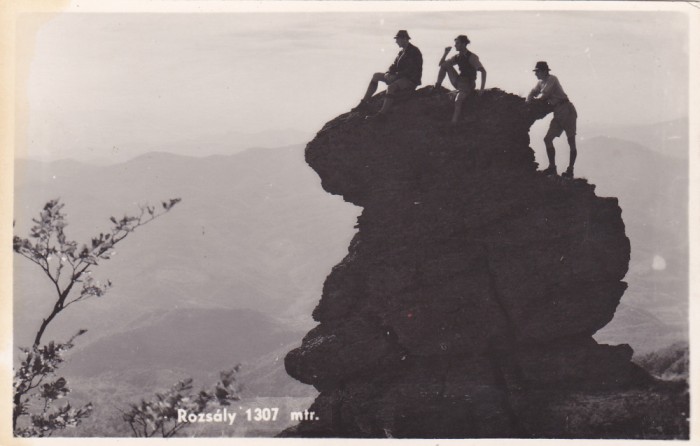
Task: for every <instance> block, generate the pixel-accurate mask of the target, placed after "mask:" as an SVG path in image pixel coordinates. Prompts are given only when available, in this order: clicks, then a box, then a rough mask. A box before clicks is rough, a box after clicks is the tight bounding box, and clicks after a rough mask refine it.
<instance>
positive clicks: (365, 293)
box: [284, 88, 687, 438]
mask: <svg viewBox="0 0 700 446" xmlns="http://www.w3.org/2000/svg"><path fill="white" fill-rule="evenodd" d="M381 99H382V95H378V96H376V97H375V98H374V99H373V105H374V107H377V108H378V107H379V105H380V104H379V102H380V101H381ZM451 112H452V102H451V101H450V98H449V96H448V95H447V94H446V91H445V90H441V89H438V90H435V89H431V88H425V89H421V90H418V91H417V92H414V93H412V94H410V95H408V96H407V97H405V98H403V100H402V101H400V102H399V103H398V104H396V106H395V107H394V109H393V113H392V114H391V115H390V116H389V117H388V119H386V120H367V119H364V116H363V115H361V114H359V113H357V112H350V113H346V114H344V115H341V116H339V117H338V118H336V119H334V120H332V121H331V122H329V123H328V124H327V125H326V126H325V127H324V128H323V129H322V130H321V131H320V132H319V133H318V134H317V136H316V137H315V138H314V139H313V140H312V141H311V142H310V143H309V144H308V146H307V148H306V160H307V162H308V164H309V165H310V166H311V167H312V168H313V169H314V170H315V171H316V172H317V173H318V174H319V176H320V177H321V180H322V185H323V187H324V189H325V190H327V191H328V192H330V193H333V194H338V195H341V196H343V197H344V199H345V200H347V201H349V202H352V203H354V204H356V205H358V206H361V207H363V212H362V215H361V216H360V217H359V219H358V224H357V228H358V232H357V233H356V235H355V237H354V239H353V240H352V242H351V244H350V247H349V250H348V251H349V252H348V255H347V257H346V258H345V259H344V260H343V261H342V262H341V263H340V264H339V265H337V266H335V267H334V268H333V270H332V271H331V273H330V275H329V276H328V278H327V280H326V283H325V285H324V290H323V296H322V298H321V301H320V303H319V304H318V306H317V307H316V309H315V310H314V312H313V316H314V318H315V320H316V321H318V322H319V325H318V326H317V327H316V328H314V329H313V330H311V331H310V332H309V333H308V334H307V336H306V337H305V338H304V340H303V342H302V345H301V346H300V347H299V348H297V349H295V350H293V351H291V352H290V353H289V354H288V355H287V357H286V359H285V365H286V368H287V371H288V373H289V374H290V375H291V376H293V377H294V378H296V379H298V380H299V381H301V382H304V383H307V384H310V385H313V386H315V387H316V388H317V389H318V390H319V391H320V392H321V393H320V395H319V397H318V398H317V400H316V401H315V402H314V404H313V406H312V408H311V410H313V411H314V412H315V416H314V419H312V420H307V421H304V422H302V423H301V424H300V425H298V426H296V427H294V428H292V429H290V430H288V431H286V432H285V433H284V435H289V436H309V437H314V436H316V437H318V436H321V437H325V436H330V437H387V436H391V437H424V438H468V437H529V436H533V435H534V436H538V437H572V438H573V437H581V436H583V437H586V436H589V437H590V436H591V435H592V436H603V437H605V434H604V432H608V431H605V430H604V429H603V427H600V426H606V424H605V420H603V421H601V422H600V423H599V424H600V426H598V425H596V423H594V422H591V421H590V420H588V419H586V420H588V421H586V422H585V423H584V424H586V425H589V426H590V427H589V428H581V426H579V425H576V427H575V428H574V427H572V428H570V429H569V428H566V427H565V423H564V419H563V418H561V417H563V415H561V414H566V413H567V411H566V410H564V409H562V408H563V407H581V408H583V407H587V406H586V405H585V403H584V402H582V401H583V400H582V398H583V397H582V396H581V395H584V396H585V397H589V396H590V395H591V393H596V392H597V393H596V394H600V395H603V394H605V395H610V396H614V397H615V398H618V399H619V398H620V395H623V394H624V393H625V392H628V393H629V392H640V390H639V389H650V388H652V387H654V386H657V387H658V385H659V384H658V383H656V382H655V381H654V380H653V379H652V378H651V377H650V376H649V375H648V374H646V373H645V372H644V371H642V370H641V369H640V368H639V367H638V366H636V365H634V364H633V363H632V362H631V361H630V359H631V356H632V349H631V348H630V347H629V346H627V345H621V346H609V345H599V344H598V343H597V342H595V341H594V340H593V338H592V335H593V334H594V333H595V332H596V331H597V330H599V329H600V328H602V327H604V326H605V325H606V324H607V323H608V322H610V320H611V319H612V318H613V316H614V314H615V309H616V307H617V305H618V303H619V302H620V298H621V297H622V295H623V293H624V291H625V288H626V284H625V282H623V278H624V277H625V274H626V272H627V268H628V263H629V258H630V243H629V240H628V238H627V237H626V235H625V225H624V223H623V221H622V218H621V210H620V207H619V206H618V202H617V200H616V199H615V198H602V197H598V196H596V195H595V193H594V189H595V186H593V185H591V184H589V183H588V182H587V181H586V180H584V179H575V180H563V179H560V178H559V177H554V178H552V177H546V176H544V175H543V174H542V173H540V172H537V163H536V162H535V159H534V153H533V151H532V149H531V148H530V147H529V144H530V140H529V129H530V126H531V125H532V124H533V123H534V122H535V120H537V119H540V118H542V117H544V116H545V115H546V114H547V113H548V112H549V109H548V108H547V106H546V105H543V104H540V103H534V104H528V103H526V102H525V101H524V99H523V98H521V97H519V96H516V95H512V94H508V93H505V92H503V91H500V90H487V91H485V92H484V93H483V94H481V95H479V96H475V97H473V98H471V99H470V102H469V105H468V106H467V107H466V110H465V119H464V120H463V121H462V122H460V124H459V125H457V126H450V125H449V122H448V121H449V117H450V115H451ZM560 156H561V155H560ZM649 391H651V390H649ZM678 391H679V392H682V390H678ZM601 392H602V393H601ZM635 395H637V393H635ZM584 399H585V398H584ZM667 399H668V398H667ZM664 401H666V400H664ZM673 401H674V400H673V398H671V399H668V401H666V403H668V404H670V405H673V404H675V403H673ZM681 401H682V400H681ZM686 402H687V401H686ZM577 405H578V406H577ZM674 407H675V406H674ZM657 409H659V407H657V406H654V410H657ZM582 410H583V411H584V412H585V410H584V409H582ZM535 413H542V414H546V416H547V417H549V418H548V420H547V422H546V423H544V422H543V423H542V424H539V421H538V416H537V415H534V414H535ZM560 415H561V417H560ZM569 415H570V414H569ZM543 416H545V415H543ZM567 416H568V415H567ZM582 416H583V415H582ZM557 417H559V418H561V420H559V421H561V423H559V424H558V423H557V420H558V419H559V418H557ZM584 418H585V417H584ZM623 425H624V426H628V425H629V423H627V424H624V423H623ZM543 426H545V427H546V428H545V427H543ZM547 426H556V428H555V427H547ZM543 429H544V430H543ZM547 429H548V430H547ZM567 429H568V430H567ZM576 429H578V430H576ZM601 429H603V430H601ZM667 430H668V429H667ZM612 431H614V432H615V433H614V434H610V435H609V436H610V437H615V438H619V437H620V435H619V434H620V432H623V433H624V432H625V428H624V427H621V428H620V429H617V430H615V429H613V430H612ZM601 432H603V433H601ZM686 432H687V430H686ZM657 434H658V432H657ZM629 435H630V437H635V436H637V437H639V436H640V435H635V433H633V432H632V433H630V434H629ZM658 435H660V436H661V437H664V435H666V436H669V435H671V436H673V435H682V432H681V433H679V432H676V431H674V432H662V433H661V434H658ZM622 436H623V437H624V435H622ZM641 436H642V437H644V435H641Z"/></svg>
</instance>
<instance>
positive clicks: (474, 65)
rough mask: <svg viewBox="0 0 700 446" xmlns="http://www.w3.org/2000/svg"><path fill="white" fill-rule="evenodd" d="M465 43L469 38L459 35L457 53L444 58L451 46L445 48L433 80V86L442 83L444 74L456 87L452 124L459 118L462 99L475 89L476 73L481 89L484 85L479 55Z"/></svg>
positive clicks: (484, 79)
mask: <svg viewBox="0 0 700 446" xmlns="http://www.w3.org/2000/svg"><path fill="white" fill-rule="evenodd" d="M467 45H469V38H468V37H467V36H465V35H459V36H457V38H456V39H455V49H456V50H457V54H456V55H454V56H452V57H451V58H449V59H448V60H445V58H446V57H447V54H448V53H449V52H450V50H451V49H452V48H451V47H449V46H448V47H447V48H445V52H444V53H443V55H442V58H441V59H440V62H438V65H439V66H440V71H439V72H438V78H437V82H435V88H438V87H439V86H440V85H442V81H443V80H444V79H445V75H448V76H449V78H450V82H451V83H452V86H454V88H456V89H457V95H456V97H455V111H454V114H453V115H452V124H456V123H457V120H458V119H459V115H460V114H461V112H462V104H463V103H464V100H465V99H466V98H467V97H468V96H470V95H471V94H472V93H473V92H474V90H476V73H477V72H480V73H481V90H483V89H484V86H485V85H486V69H485V68H484V66H483V65H482V64H481V62H480V61H479V56H477V55H476V54H474V53H472V52H470V51H469V50H467ZM455 65H457V66H458V67H459V73H457V70H455V67H454V66H455Z"/></svg>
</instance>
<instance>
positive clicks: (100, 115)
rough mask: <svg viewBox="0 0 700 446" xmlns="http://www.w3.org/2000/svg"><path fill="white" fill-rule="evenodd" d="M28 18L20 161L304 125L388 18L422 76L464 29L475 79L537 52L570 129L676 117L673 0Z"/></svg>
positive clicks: (358, 81)
mask: <svg viewBox="0 0 700 446" xmlns="http://www.w3.org/2000/svg"><path fill="white" fill-rule="evenodd" d="M36 23H37V17H35V16H27V17H25V18H24V19H22V20H20V22H19V24H18V33H17V35H18V39H27V41H30V40H29V39H30V38H33V39H35V40H34V42H33V45H34V48H33V51H32V52H31V53H29V52H26V53H24V54H20V56H19V57H20V61H22V60H23V61H24V62H26V63H29V70H28V75H29V77H28V79H27V82H26V87H27V91H26V93H27V98H28V107H29V123H28V126H27V127H26V133H25V134H22V135H18V136H19V138H18V147H17V154H18V156H29V157H32V158H40V159H55V158H66V157H71V158H76V159H90V158H94V157H96V156H97V157H99V156H100V155H105V154H108V153H109V151H110V149H111V148H113V147H116V146H118V147H122V148H123V149H124V153H129V154H134V153H139V151H146V150H154V148H159V149H160V150H168V146H173V145H177V144H180V143H181V142H182V141H197V140H207V141H212V140H217V138H218V139H220V140H221V141H222V142H223V143H224V144H226V140H227V138H228V139H230V138H233V137H234V136H232V135H233V134H234V133H236V132H250V133H256V132H271V131H280V130H294V131H299V132H301V133H303V134H309V135H312V134H313V133H314V132H316V131H318V130H319V129H320V127H321V126H322V125H323V123H324V122H326V121H328V120H330V119H332V118H333V117H335V116H336V115H338V114H340V113H342V112H345V111H347V110H348V109H349V108H350V107H352V106H354V105H355V104H356V103H357V102H358V101H359V99H360V97H361V96H362V94H363V93H364V90H365V88H366V85H367V82H368V80H369V77H370V76H371V74H372V73H373V72H376V71H384V70H385V69H386V68H387V67H388V66H389V65H390V63H391V62H392V60H393V58H394V57H395V55H396V53H397V51H398V48H397V46H396V45H395V43H394V40H393V36H394V34H395V33H396V31H397V30H398V29H407V30H408V31H409V33H410V34H411V36H412V38H413V39H412V42H413V43H414V44H415V45H416V46H418V47H419V48H420V49H421V51H422V52H423V57H424V71H423V84H424V85H429V84H432V83H434V81H435V78H436V75H437V62H438V60H439V58H440V55H441V52H442V49H443V48H444V47H445V46H448V45H452V43H453V39H454V37H455V36H456V35H458V34H462V33H464V34H467V35H468V36H469V38H470V39H471V41H472V44H471V45H470V47H469V48H470V49H471V50H472V51H473V52H475V53H477V54H478V55H479V56H480V58H481V61H482V63H483V64H484V66H485V67H486V69H487V71H488V78H487V84H486V86H487V88H489V87H498V88H501V89H504V90H506V91H509V92H513V93H517V94H520V95H526V94H527V92H528V91H529V90H530V89H531V88H532V87H533V86H534V84H535V82H536V78H535V76H534V74H533V72H532V69H533V67H534V64H535V62H536V61H538V60H547V61H548V62H549V65H550V67H551V68H552V73H553V74H555V75H557V76H558V77H559V79H560V81H561V82H562V85H563V87H564V89H565V90H566V92H567V93H568V94H569V96H570V98H571V100H572V101H573V102H574V104H575V105H576V107H577V109H578V112H579V129H580V134H581V135H584V136H585V135H586V134H587V133H589V134H591V133H594V132H595V131H597V130H598V129H599V128H601V127H602V126H609V125H613V126H614V125H629V124H647V123H655V122H661V121H666V120H671V119H676V118H680V117H685V116H687V114H688V111H687V108H688V99H687V98H688V69H689V66H688V22H687V17H686V16H685V15H684V14H682V13H676V12H653V11H652V12H621V11H614V12H588V11H569V12H566V11H564V12H561V11H559V12H538V11H522V12H518V11H491V12H488V11H481V12H470V11H460V12H454V11H452V12H411V13H404V12H386V13H383V12H365V13H226V14H191V13H185V14H146V13H131V14H119V13H109V14H105V13H89V14H86V13H64V14H61V15H57V16H54V17H53V18H51V19H50V20H48V21H44V22H42V25H41V26H40V27H39V31H38V33H36V34H35V33H34V32H33V31H32V30H33V29H34V28H35V24H36ZM448 83H449V82H447V83H446V84H445V85H447V84H448ZM446 119H447V117H446ZM23 133H24V132H23ZM25 137H26V139H25ZM289 142H290V143H296V142H302V141H289ZM193 154H194V153H193Z"/></svg>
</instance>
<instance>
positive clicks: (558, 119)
mask: <svg viewBox="0 0 700 446" xmlns="http://www.w3.org/2000/svg"><path fill="white" fill-rule="evenodd" d="M533 71H534V72H535V76H537V79H538V82H537V85H535V88H533V89H532V91H531V92H530V94H529V95H528V96H527V100H528V102H529V101H532V100H533V99H535V98H536V97H537V96H539V99H541V100H544V101H547V103H549V104H550V105H552V106H553V107H554V117H553V118H552V122H550V124H549V130H548V131H547V134H546V135H545V137H544V145H545V147H546V148H547V158H549V167H547V168H546V169H545V170H544V174H545V175H556V174H557V166H556V163H555V159H554V158H555V150H554V138H557V137H559V136H561V134H562V133H563V132H566V139H567V141H568V142H569V167H568V168H567V169H566V172H563V173H562V174H561V176H562V177H564V178H573V177H574V163H575V162H576V118H577V117H578V114H577V113H576V108H575V107H574V104H572V103H571V101H569V97H568V96H567V95H566V93H564V89H563V88H562V87H561V84H560V83H559V79H557V77H556V76H554V75H552V74H549V65H547V62H544V61H540V62H537V64H535V69H534V70H533Z"/></svg>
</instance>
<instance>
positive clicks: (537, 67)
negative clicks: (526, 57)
mask: <svg viewBox="0 0 700 446" xmlns="http://www.w3.org/2000/svg"><path fill="white" fill-rule="evenodd" d="M538 70H541V71H549V65H547V62H545V61H543V60H541V61H539V62H537V63H536V64H535V69H534V70H532V71H538Z"/></svg>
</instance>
